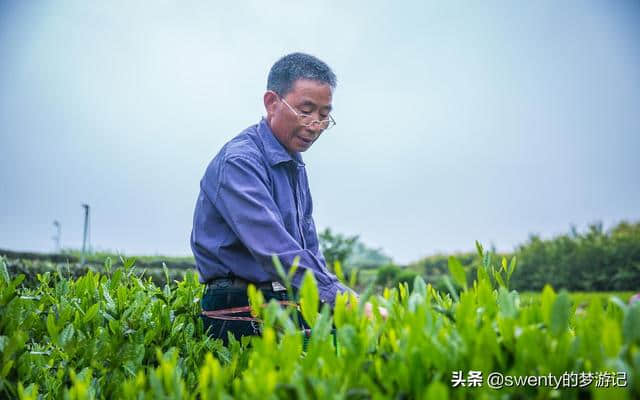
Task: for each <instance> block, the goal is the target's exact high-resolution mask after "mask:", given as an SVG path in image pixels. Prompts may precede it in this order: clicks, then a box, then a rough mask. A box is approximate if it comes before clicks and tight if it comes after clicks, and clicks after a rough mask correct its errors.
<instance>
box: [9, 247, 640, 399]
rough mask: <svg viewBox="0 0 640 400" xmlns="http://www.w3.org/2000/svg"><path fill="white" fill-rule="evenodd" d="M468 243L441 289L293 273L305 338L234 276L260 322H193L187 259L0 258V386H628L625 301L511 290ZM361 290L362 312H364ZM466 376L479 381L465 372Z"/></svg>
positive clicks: (638, 307) (112, 390) (63, 394)
mask: <svg viewBox="0 0 640 400" xmlns="http://www.w3.org/2000/svg"><path fill="white" fill-rule="evenodd" d="M478 251H479V257H480V258H481V259H482V260H483V263H482V266H481V267H480V268H478V270H477V276H475V277H474V280H473V281H472V282H471V284H468V282H467V276H466V272H465V270H464V269H463V268H462V265H461V264H460V262H459V261H458V260H456V259H455V258H453V257H452V258H450V259H449V260H448V269H449V273H450V276H451V279H449V278H448V277H447V278H446V279H445V286H446V287H447V288H448V292H447V293H443V292H440V291H437V290H435V289H434V288H433V287H432V286H431V285H428V284H425V282H424V280H423V279H422V278H421V277H416V278H415V280H414V282H413V288H412V290H409V288H408V285H407V284H406V283H403V284H400V285H399V286H397V287H395V288H391V289H389V288H387V289H385V290H384V293H383V294H382V295H380V296H377V295H376V296H374V295H371V291H365V292H364V293H363V295H362V297H361V298H360V299H356V298H355V297H353V296H352V297H351V298H349V297H348V296H347V295H340V296H338V298H337V299H336V305H335V308H334V310H333V312H330V310H329V309H328V308H326V307H324V308H322V309H320V312H318V309H319V308H318V307H319V303H318V292H317V288H316V285H315V281H314V279H313V276H312V275H310V274H309V275H307V276H306V277H305V279H304V283H303V286H302V288H301V290H300V293H301V302H300V303H301V312H302V314H303V316H304V317H305V319H306V320H307V321H308V322H309V324H310V326H312V330H311V337H310V338H309V339H308V340H305V338H304V335H303V334H302V332H300V331H299V329H298V328H297V327H296V326H295V325H294V324H293V322H292V320H291V319H290V318H289V315H290V313H292V312H293V311H294V310H293V309H292V308H281V307H279V306H278V305H277V304H276V303H269V304H264V300H263V298H262V296H261V292H259V291H257V290H255V289H254V288H253V287H250V288H249V293H248V295H249V297H250V302H251V304H252V307H253V312H254V313H255V314H256V316H257V317H259V318H260V319H261V320H262V325H261V326H262V336H261V337H254V338H243V339H242V340H241V341H236V340H234V339H233V338H230V343H229V345H228V347H224V346H222V344H221V341H220V340H212V339H210V338H208V337H207V336H206V335H204V333H203V331H202V323H201V321H200V318H199V313H200V305H199V301H200V298H201V295H202V291H203V285H201V284H200V283H198V281H197V278H196V275H195V274H194V273H193V272H189V273H187V275H186V276H185V279H184V280H182V281H179V282H177V281H170V279H169V275H168V272H166V271H165V272H166V275H165V279H166V282H165V284H164V285H160V286H158V285H156V284H154V283H153V282H152V281H151V279H150V278H148V277H146V278H144V277H141V276H140V275H141V274H140V273H137V272H136V268H135V266H134V262H133V260H124V263H123V264H124V265H123V266H122V267H121V268H116V269H113V270H112V269H111V267H110V264H109V265H105V273H103V274H102V273H96V272H94V271H91V270H90V271H88V272H87V273H86V274H85V275H83V276H81V277H79V278H67V277H65V276H64V275H63V273H62V272H58V273H54V274H52V273H49V272H47V273H44V274H38V275H37V281H38V283H39V284H38V285H37V286H34V287H27V286H24V285H23V284H22V283H23V280H24V279H25V276H24V274H19V275H17V276H11V275H10V274H9V273H8V270H7V268H6V264H5V262H3V261H0V315H1V319H0V361H1V365H0V397H8V398H22V399H35V398H43V399H49V398H67V399H92V398H99V399H111V398H136V399H163V398H171V399H174V398H175V399H202V398H213V399H235V398H238V399H244V398H246V399H254V398H261V399H271V398H291V399H294V398H295V399H297V398H303V399H315V398H318V399H324V398H337V399H370V398H371V399H387V398H407V399H409V398H411V399H412V398H435V399H447V398H451V399H472V398H473V399H475V398H488V399H491V398H496V399H497V398H500V399H504V398H514V399H523V398H541V399H545V398H569V399H578V398H580V399H582V398H607V399H609V398H622V399H631V398H638V397H640V390H639V389H638V388H639V387H640V386H639V385H640V378H639V377H638V371H639V367H640V352H639V345H640V302H637V303H635V304H633V305H627V304H625V303H623V302H622V301H621V300H619V299H617V298H615V297H611V298H609V299H607V300H606V301H605V302H601V301H600V300H599V299H596V300H594V301H592V302H591V303H590V304H589V306H588V308H587V309H586V310H580V312H578V311H577V310H575V311H574V308H572V304H571V300H570V297H569V296H568V294H567V293H566V292H560V293H558V294H557V293H555V292H554V290H553V289H552V288H551V287H549V286H547V287H545V288H544V290H543V291H542V293H541V294H540V298H539V301H535V302H521V301H520V296H519V294H518V293H517V292H516V291H512V290H511V291H510V290H509V284H510V278H511V275H512V274H513V272H514V270H515V268H516V262H515V259H514V260H512V261H511V262H510V263H507V260H505V259H503V260H502V262H501V263H500V265H498V266H496V265H493V263H492V262H491V256H490V255H489V254H488V253H483V250H482V247H481V246H479V247H478ZM289 272H291V271H289ZM282 276H284V273H283V275H282ZM285 278H286V276H285ZM367 301H369V302H371V303H372V304H373V306H374V307H373V310H374V315H373V317H372V318H367V317H366V316H365V313H364V306H365V303H366V302H367ZM378 306H381V307H385V308H386V309H387V310H388V312H389V315H388V318H386V319H385V318H383V317H382V316H381V315H380V313H379V312H378ZM492 372H500V373H502V374H505V375H509V376H521V377H525V376H548V375H549V374H551V375H553V376H555V377H561V376H562V375H563V373H565V372H568V373H572V372H573V373H576V378H577V376H578V375H577V374H578V373H583V376H591V377H592V379H593V381H592V382H591V384H589V385H584V387H567V385H565V387H559V388H558V389H555V388H553V387H549V386H548V385H547V386H544V385H543V386H541V385H528V386H525V385H520V386H511V387H504V388H502V389H493V388H491V387H489V385H488V381H487V378H488V376H489V374H490V373H492ZM609 372H610V373H612V374H613V375H614V376H616V375H617V374H625V376H626V381H625V382H623V383H626V385H625V386H622V387H613V388H604V387H598V386H604V385H603V384H602V383H603V382H604V381H600V378H598V380H595V378H594V377H595V376H598V377H601V376H604V375H605V374H608V373H609ZM589 373H592V374H594V375H588V374H589ZM478 374H481V375H482V378H481V381H480V382H479V383H480V385H478V382H477V381H472V380H471V376H477V375H478ZM595 374H598V375H595ZM461 375H462V376H463V377H465V376H466V379H462V380H461V379H459V378H460V376H461ZM474 382H475V383H474ZM598 383H601V385H598ZM575 386H579V385H575ZM609 386H611V385H609Z"/></svg>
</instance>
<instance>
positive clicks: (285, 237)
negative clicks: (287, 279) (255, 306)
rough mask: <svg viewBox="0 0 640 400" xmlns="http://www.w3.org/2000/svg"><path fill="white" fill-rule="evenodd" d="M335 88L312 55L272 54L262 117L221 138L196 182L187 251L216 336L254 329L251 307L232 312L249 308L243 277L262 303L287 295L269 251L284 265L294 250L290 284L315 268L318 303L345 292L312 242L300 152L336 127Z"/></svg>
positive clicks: (207, 322)
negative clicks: (333, 110) (224, 140)
mask: <svg viewBox="0 0 640 400" xmlns="http://www.w3.org/2000/svg"><path fill="white" fill-rule="evenodd" d="M335 87H336V76H335V74H334V73H333V72H332V71H331V69H330V68H329V67H328V66H327V65H326V64H325V63H324V62H322V61H320V60H319V59H317V58H315V57H313V56H310V55H307V54H302V53H293V54H289V55H287V56H284V57H283V58H281V59H280V60H278V61H277V62H276V63H275V64H274V65H273V67H272V68H271V71H270V72H269V76H268V79H267V91H266V92H265V94H264V97H263V100H264V106H265V109H266V112H267V116H266V118H263V119H262V120H261V121H260V122H259V123H258V124H256V125H253V126H250V127H249V128H247V129H245V130H244V131H243V132H241V133H240V134H239V135H238V136H236V137H235V138H233V139H232V140H231V141H229V142H228V143H227V144H225V145H224V146H223V147H222V149H221V150H220V152H219V153H218V154H217V155H216V156H215V158H214V159H213V161H212V162H211V163H210V164H209V166H208V168H207V170H206V172H205V174H204V177H203V178H202V180H201V182H200V195H199V196H198V200H197V203H196V208H195V213H194V218H193V230H192V233H191V248H192V251H193V254H194V256H195V259H196V266H197V269H198V272H199V276H200V281H201V282H202V283H206V284H207V289H206V291H205V295H204V296H203V300H202V308H203V310H205V311H208V312H209V315H210V316H212V317H213V318H205V329H207V328H210V331H209V332H210V334H211V335H212V336H214V337H216V338H222V339H223V340H225V341H226V339H227V332H232V333H233V334H234V335H235V336H236V337H239V336H244V335H252V334H258V333H259V329H258V327H257V324H255V321H254V320H253V319H252V318H250V315H249V314H248V313H246V312H245V313H243V314H237V313H235V314H234V315H231V312H233V311H238V310H244V311H246V310H247V308H246V306H247V305H248V300H247V296H246V290H247V284H248V283H253V284H255V285H256V286H257V287H258V288H260V290H262V292H263V294H264V296H265V299H266V300H267V301H268V300H269V299H272V298H274V299H277V300H287V297H286V292H285V291H284V290H282V289H283V288H282V286H281V282H279V277H278V275H277V273H276V270H275V268H274V266H273V263H272V255H274V254H275V255H276V256H277V257H278V258H279V259H280V261H281V262H282V265H283V266H284V267H285V268H289V267H290V266H291V265H292V264H293V261H294V258H295V257H299V268H298V270H297V272H296V274H295V276H294V277H293V282H292V284H293V286H294V288H298V287H299V286H300V284H301V281H302V277H303V275H304V273H305V272H306V271H307V270H309V271H312V272H313V274H314V276H315V278H316V281H317V283H318V289H319V295H320V300H321V301H322V302H323V303H327V304H329V305H330V306H333V304H334V302H335V297H336V294H337V293H340V292H345V291H350V290H351V289H349V288H347V287H346V286H344V285H342V284H341V283H340V282H339V281H338V280H337V279H336V277H335V276H334V275H333V274H332V273H331V272H329V270H328V269H327V266H326V263H325V259H324V257H323V256H322V253H321V251H320V249H319V246H318V236H317V233H316V227H315V224H314V221H313V217H312V210H313V204H312V200H311V193H310V191H309V184H308V181H307V173H306V170H305V164H304V162H303V161H302V157H301V155H300V153H302V152H304V151H307V150H308V149H309V148H310V147H311V145H312V144H313V143H314V142H315V141H316V140H317V139H318V137H319V136H320V134H321V133H322V132H323V131H325V130H327V129H330V128H331V127H332V126H333V125H335V121H334V119H333V117H332V116H331V114H330V112H331V101H332V95H333V90H334V89H335ZM234 308H235V309H236V310H232V309H234ZM367 311H368V312H370V306H368V308H367ZM300 322H301V324H302V321H300Z"/></svg>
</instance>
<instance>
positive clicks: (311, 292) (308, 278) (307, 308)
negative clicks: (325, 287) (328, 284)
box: [300, 270, 319, 326]
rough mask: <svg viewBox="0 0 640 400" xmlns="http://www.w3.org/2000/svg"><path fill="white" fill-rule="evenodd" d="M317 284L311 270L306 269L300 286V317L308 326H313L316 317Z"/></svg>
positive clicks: (317, 302)
mask: <svg viewBox="0 0 640 400" xmlns="http://www.w3.org/2000/svg"><path fill="white" fill-rule="evenodd" d="M318 304H319V297H318V286H317V285H316V278H315V277H314V276H313V272H311V270H307V272H306V273H305V275H304V279H303V280H302V286H301V287H300V308H301V311H302V317H303V318H304V320H305V321H307V324H309V326H313V325H314V324H315V322H316V319H317V317H318Z"/></svg>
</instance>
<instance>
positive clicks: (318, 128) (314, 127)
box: [307, 121, 324, 135]
mask: <svg viewBox="0 0 640 400" xmlns="http://www.w3.org/2000/svg"><path fill="white" fill-rule="evenodd" d="M307 130H308V131H309V132H311V133H313V134H314V135H320V134H321V133H322V131H323V130H324V128H323V127H322V124H321V123H320V122H318V121H314V122H313V123H311V124H310V125H309V126H308V127H307Z"/></svg>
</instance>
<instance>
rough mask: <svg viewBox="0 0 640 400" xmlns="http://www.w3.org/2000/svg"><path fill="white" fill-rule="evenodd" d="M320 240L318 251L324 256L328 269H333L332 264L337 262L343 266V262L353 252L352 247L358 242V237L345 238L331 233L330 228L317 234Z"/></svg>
mask: <svg viewBox="0 0 640 400" xmlns="http://www.w3.org/2000/svg"><path fill="white" fill-rule="evenodd" d="M318 237H319V239H320V250H322V254H323V255H324V258H325V260H326V261H327V265H328V266H329V268H333V264H334V262H336V261H339V262H340V264H343V265H344V264H345V260H346V259H347V257H349V255H351V253H352V252H353V249H354V246H355V244H356V242H357V241H358V235H356V236H345V235H342V234H339V233H335V234H334V233H333V232H331V229H330V228H326V229H325V230H323V231H322V232H320V233H319V234H318Z"/></svg>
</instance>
